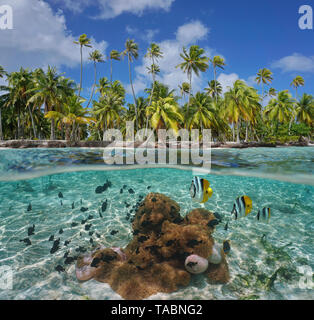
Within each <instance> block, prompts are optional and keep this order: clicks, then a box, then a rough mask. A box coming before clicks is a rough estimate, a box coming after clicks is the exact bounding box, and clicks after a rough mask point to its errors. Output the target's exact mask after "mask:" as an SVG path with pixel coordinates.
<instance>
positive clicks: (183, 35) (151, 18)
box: [0, 0, 314, 102]
mask: <svg viewBox="0 0 314 320" xmlns="http://www.w3.org/2000/svg"><path fill="white" fill-rule="evenodd" d="M1 5H10V6H11V7H12V9H13V29H12V30H1V29H0V65H2V66H3V67H4V68H5V70H7V71H9V72H12V71H15V70H18V69H19V68H20V67H24V68H26V67H27V68H30V69H34V68H37V67H42V68H47V66H48V65H51V66H56V67H57V68H58V71H59V72H60V73H63V72H64V73H65V76H67V77H70V78H73V79H74V80H75V81H76V82H77V83H79V79H80V54H79V47H78V46H77V45H75V44H74V43H73V41H74V40H76V39H77V38H78V37H79V36H80V35H81V34H83V33H86V34H87V36H88V37H89V38H91V39H92V44H93V50H94V49H98V50H100V51H101V52H102V53H103V54H104V55H105V56H108V55H109V53H110V51H111V50H113V49H115V50H118V51H123V50H124V45H125V41H126V39H127V38H130V39H134V40H135V41H136V42H137V43H138V45H139V58H138V60H136V61H135V62H134V63H133V64H132V77H133V81H134V87H135V92H136V95H138V96H139V95H143V94H144V93H143V90H144V89H145V88H147V87H150V85H151V75H149V74H148V73H147V69H146V67H147V66H149V65H150V62H149V61H148V60H147V59H146V58H144V55H145V53H146V52H147V48H148V46H149V44H150V43H151V42H155V43H157V44H159V45H160V47H161V50H162V51H163V54H164V57H163V58H162V59H160V60H159V62H158V64H159V66H160V69H161V73H160V75H159V76H158V80H160V81H162V82H164V83H166V84H167V85H169V86H170V88H171V89H178V85H180V84H181V83H182V82H185V81H187V76H186V74H184V73H183V72H182V71H181V70H180V69H179V68H176V66H177V65H178V64H179V63H181V62H182V59H181V58H180V52H182V47H183V46H186V47H189V46H190V45H194V44H197V45H199V46H200V47H202V48H204V49H205V50H206V54H207V55H208V56H209V57H211V58H212V57H213V56H215V55H221V56H223V57H224V58H225V60H226V67H225V69H224V70H219V71H218V81H219V82H220V83H221V84H222V86H223V89H224V91H225V90H227V88H228V86H232V84H233V83H234V81H236V80H237V79H242V80H244V81H246V82H247V83H248V84H249V85H251V86H255V87H256V88H259V90H260V87H258V86H257V85H256V83H255V82H254V79H255V77H256V73H257V72H258V70H259V69H260V68H269V69H270V70H271V71H272V72H273V73H274V75H273V77H274V81H273V83H272V85H271V86H272V87H274V88H276V89H277V90H285V89H290V90H291V91H292V93H293V94H295V92H294V91H293V89H292V88H291V87H290V84H291V82H292V80H293V78H294V77H295V76H297V75H301V76H302V77H303V78H304V79H305V86H304V88H300V89H299V92H300V93H303V92H307V93H310V94H314V81H313V80H314V79H313V78H314V30H313V29H312V30H301V29H300V27H299V18H300V17H301V16H302V15H301V14H299V8H300V6H302V5H310V6H311V7H312V8H313V9H314V1H313V0H289V1H286V0H276V1H273V0H263V1H252V0H237V1H234V0H194V1H190V0H0V6H1ZM0 17H1V14H0ZM90 50H91V49H84V70H83V72H84V73H83V89H84V90H83V96H85V97H86V98H88V96H89V94H90V92H91V88H92V85H93V77H94V73H93V64H92V63H91V62H90V61H88V59H87V58H88V55H89V53H90ZM97 70H98V72H97V77H98V79H99V78H100V77H104V76H106V77H108V78H109V77H110V63H109V61H106V62H105V63H101V64H98V65H97ZM113 78H114V79H118V80H120V81H121V82H122V83H123V85H124V86H125V87H126V89H127V93H128V95H127V101H128V102H132V96H131V95H130V94H131V88H130V83H129V75H128V65H127V60H126V59H124V60H122V61H120V62H116V61H115V62H114V63H113ZM212 79H213V69H212V67H210V68H209V69H208V70H207V71H206V72H205V73H202V74H201V75H200V77H196V76H194V77H193V83H192V87H193V92H194V93H195V92H197V91H198V90H203V89H204V88H205V87H206V86H207V82H208V81H210V80H212ZM2 81H3V80H2Z"/></svg>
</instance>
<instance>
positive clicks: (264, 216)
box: [256, 208, 271, 223]
mask: <svg viewBox="0 0 314 320" xmlns="http://www.w3.org/2000/svg"><path fill="white" fill-rule="evenodd" d="M270 216H271V215H270V208H263V209H262V210H258V213H257V216H256V219H257V220H258V221H263V222H267V223H268V222H269V219H270Z"/></svg>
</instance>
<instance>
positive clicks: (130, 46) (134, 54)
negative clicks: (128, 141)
mask: <svg viewBox="0 0 314 320" xmlns="http://www.w3.org/2000/svg"><path fill="white" fill-rule="evenodd" d="M123 55H124V56H127V57H128V65H129V77H130V84H131V88H132V93H133V98H134V105H135V113H136V122H135V124H136V129H137V128H138V120H137V104H136V103H137V101H136V96H135V92H134V87H133V82H132V73H131V63H132V62H133V60H134V59H135V60H136V59H137V58H138V44H137V43H135V42H134V40H130V39H128V40H127V41H126V43H125V50H124V51H123Z"/></svg>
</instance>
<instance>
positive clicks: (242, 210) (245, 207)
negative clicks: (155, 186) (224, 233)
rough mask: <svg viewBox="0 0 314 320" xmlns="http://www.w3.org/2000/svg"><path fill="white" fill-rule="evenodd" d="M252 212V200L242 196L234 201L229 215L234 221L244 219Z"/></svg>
mask: <svg viewBox="0 0 314 320" xmlns="http://www.w3.org/2000/svg"><path fill="white" fill-rule="evenodd" d="M251 211H252V200H251V198H250V197H248V196H242V197H239V198H237V199H236V200H235V202H234V204H233V209H232V211H231V214H233V215H234V217H235V220H237V219H240V218H242V217H246V216H247V215H248V214H249V213H250V212H251Z"/></svg>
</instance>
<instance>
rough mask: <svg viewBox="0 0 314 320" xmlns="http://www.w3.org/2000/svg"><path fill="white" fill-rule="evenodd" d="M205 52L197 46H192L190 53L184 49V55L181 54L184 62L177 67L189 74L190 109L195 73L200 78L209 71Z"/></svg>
mask: <svg viewBox="0 0 314 320" xmlns="http://www.w3.org/2000/svg"><path fill="white" fill-rule="evenodd" d="M204 54H205V50H204V49H202V48H200V47H199V46H197V45H194V46H191V47H190V50H189V52H187V50H186V48H185V47H183V54H182V53H180V57H181V58H182V59H183V62H182V63H180V64H179V65H177V66H176V68H181V69H182V70H183V72H185V73H187V76H188V79H189V85H190V92H189V103H188V108H189V106H190V104H191V91H192V74H193V72H194V73H195V74H196V75H197V76H199V72H200V71H201V72H205V71H206V70H207V69H208V61H209V58H208V57H206V56H205V55H204Z"/></svg>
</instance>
